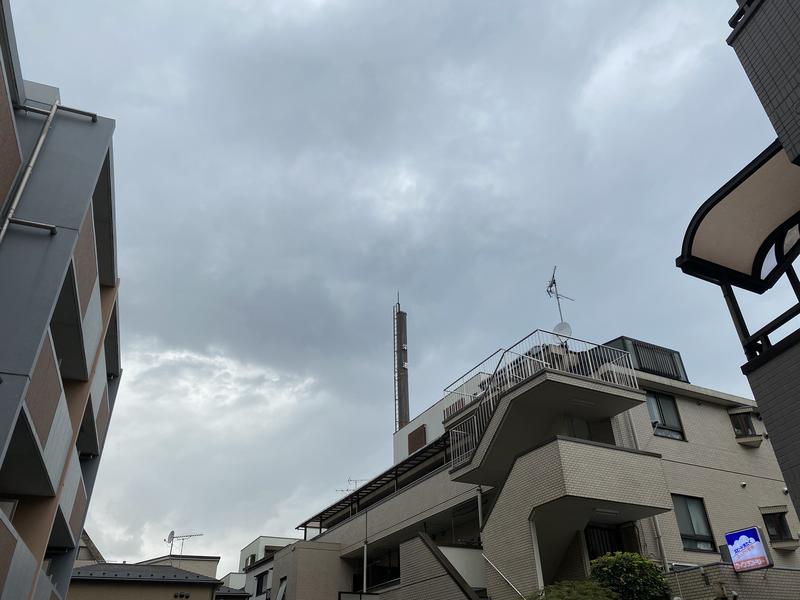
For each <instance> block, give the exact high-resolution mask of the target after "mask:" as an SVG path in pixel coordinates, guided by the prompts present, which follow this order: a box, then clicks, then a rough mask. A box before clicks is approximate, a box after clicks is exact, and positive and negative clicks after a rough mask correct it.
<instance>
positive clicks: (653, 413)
mask: <svg viewBox="0 0 800 600" xmlns="http://www.w3.org/2000/svg"><path fill="white" fill-rule="evenodd" d="M647 410H648V411H649V412H650V423H651V424H652V425H653V433H655V434H656V435H660V436H662V437H668V438H672V439H674V440H682V439H685V438H684V437H683V425H681V418H680V416H678V405H677V403H676V402H675V398H673V397H672V396H667V395H666V394H656V393H654V392H647Z"/></svg>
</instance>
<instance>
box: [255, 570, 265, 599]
mask: <svg viewBox="0 0 800 600" xmlns="http://www.w3.org/2000/svg"><path fill="white" fill-rule="evenodd" d="M267 573H268V571H265V572H263V573H261V574H260V575H256V596H260V595H261V594H263V593H264V592H266V591H267V586H266V585H265V584H266V583H267Z"/></svg>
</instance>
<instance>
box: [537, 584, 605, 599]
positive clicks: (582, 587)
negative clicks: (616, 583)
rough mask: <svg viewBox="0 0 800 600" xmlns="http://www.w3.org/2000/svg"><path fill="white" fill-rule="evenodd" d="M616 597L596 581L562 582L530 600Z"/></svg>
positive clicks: (545, 589)
mask: <svg viewBox="0 0 800 600" xmlns="http://www.w3.org/2000/svg"><path fill="white" fill-rule="evenodd" d="M617 598H618V596H617V595H616V594H615V593H614V592H612V591H610V590H609V589H608V588H606V587H604V586H603V585H601V584H599V583H597V582H596V581H562V582H560V583H555V584H553V585H548V586H547V587H546V588H544V591H542V592H540V593H539V594H537V595H536V596H533V597H532V598H531V600H617Z"/></svg>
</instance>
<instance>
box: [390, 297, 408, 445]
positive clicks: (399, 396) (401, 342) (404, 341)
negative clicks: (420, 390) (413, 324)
mask: <svg viewBox="0 0 800 600" xmlns="http://www.w3.org/2000/svg"><path fill="white" fill-rule="evenodd" d="M407 320H408V315H407V314H406V313H405V312H403V311H402V310H400V298H399V296H398V299H397V304H395V305H394V430H395V431H398V430H399V429H401V428H403V427H405V426H406V425H408V422H409V420H410V419H409V415H408V330H407V328H406V321H407Z"/></svg>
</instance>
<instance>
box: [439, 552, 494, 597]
mask: <svg viewBox="0 0 800 600" xmlns="http://www.w3.org/2000/svg"><path fill="white" fill-rule="evenodd" d="M439 550H440V551H441V552H442V554H444V556H445V558H447V560H448V561H450V564H452V565H453V567H454V568H455V570H456V571H458V572H459V573H460V574H461V576H462V577H463V578H464V579H465V580H466V582H467V583H468V584H469V585H470V586H471V587H474V588H485V587H486V561H485V560H484V558H483V556H482V555H481V554H482V551H481V550H480V549H479V548H461V547H457V546H439Z"/></svg>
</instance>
